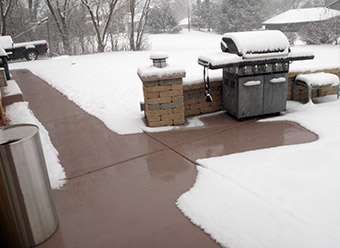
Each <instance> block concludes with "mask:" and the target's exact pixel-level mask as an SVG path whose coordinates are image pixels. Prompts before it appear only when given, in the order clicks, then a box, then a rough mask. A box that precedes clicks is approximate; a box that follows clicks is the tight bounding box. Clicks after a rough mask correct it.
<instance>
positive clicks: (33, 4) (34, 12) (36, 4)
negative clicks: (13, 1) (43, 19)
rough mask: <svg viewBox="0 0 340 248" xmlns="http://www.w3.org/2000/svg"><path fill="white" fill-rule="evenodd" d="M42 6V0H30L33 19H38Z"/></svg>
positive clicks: (29, 5) (29, 4) (29, 8)
mask: <svg viewBox="0 0 340 248" xmlns="http://www.w3.org/2000/svg"><path fill="white" fill-rule="evenodd" d="M39 6H40V0H28V11H29V14H30V18H31V21H36V20H37V14H38V8H39Z"/></svg>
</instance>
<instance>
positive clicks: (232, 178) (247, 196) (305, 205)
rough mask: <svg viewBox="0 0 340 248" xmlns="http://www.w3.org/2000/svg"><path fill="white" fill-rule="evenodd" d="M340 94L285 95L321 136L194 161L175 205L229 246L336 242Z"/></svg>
mask: <svg viewBox="0 0 340 248" xmlns="http://www.w3.org/2000/svg"><path fill="white" fill-rule="evenodd" d="M339 112H340V101H333V102H329V103H323V104H319V105H314V104H312V103H309V104H306V105H301V104H299V103H292V102H289V105H288V112H287V114H286V115H284V116H282V117H278V118H274V119H271V120H268V121H279V120H289V121H295V122H298V123H300V124H302V125H303V126H305V127H306V128H308V129H310V130H311V131H314V132H315V133H317V134H318V135H319V140H318V141H316V142H312V143H309V144H301V145H292V146H283V147H277V148H271V149H264V150H258V151H250V152H245V153H239V154H233V155H229V156H222V157H216V158H210V159H202V160H198V161H197V162H198V163H199V164H200V166H198V177H197V180H196V183H195V185H194V187H193V188H192V189H191V190H190V191H188V192H186V193H184V194H183V195H182V196H181V197H180V198H179V199H178V202H177V204H178V207H179V208H180V209H181V210H182V211H183V213H184V214H185V215H186V216H187V217H188V218H190V220H191V221H192V222H193V223H195V224H196V225H198V226H200V227H201V228H202V229H203V230H204V231H205V232H207V233H209V234H210V235H211V236H212V237H213V239H215V240H216V241H217V242H218V243H220V244H222V245H223V246H226V247H230V248H248V247H252V248H272V247H275V248H286V247H290V248H319V247H327V248H337V247H340V211H339V209H340V166H339V165H340V157H339V152H338V151H339V148H340V130H339V126H340V115H339Z"/></svg>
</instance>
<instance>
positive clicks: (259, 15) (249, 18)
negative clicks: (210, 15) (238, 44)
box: [217, 0, 267, 33]
mask: <svg viewBox="0 0 340 248" xmlns="http://www.w3.org/2000/svg"><path fill="white" fill-rule="evenodd" d="M265 3H266V1H264V0H258V1H252V0H238V1H235V0H222V1H221V3H220V7H219V9H220V10H221V11H220V14H219V17H218V19H219V21H218V28H217V31H218V32H220V33H225V32H239V31H251V30H254V29H258V28H260V27H261V23H262V21H264V20H265V18H266V14H267V13H266V8H265Z"/></svg>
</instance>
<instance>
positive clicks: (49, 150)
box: [6, 102, 66, 189]
mask: <svg viewBox="0 0 340 248" xmlns="http://www.w3.org/2000/svg"><path fill="white" fill-rule="evenodd" d="M6 117H7V118H8V119H9V120H10V124H13V125H14V124H23V123H27V124H34V125H37V126H38V127H39V132H40V138H41V143H42V147H43V151H44V155H45V160H46V166H47V171H48V175H49V178H50V183H51V187H52V189H60V188H61V187H62V186H63V185H64V184H65V183H66V181H65V179H66V175H65V171H64V168H63V167H62V166H61V164H60V161H59V159H58V151H57V150H56V149H55V148H54V146H53V144H52V142H51V140H50V137H49V135H48V132H47V130H46V129H45V128H44V126H43V125H42V124H41V123H40V122H39V121H38V120H37V118H35V116H34V114H33V112H32V111H31V110H30V109H29V108H28V103H27V102H18V103H13V104H11V105H9V106H6Z"/></svg>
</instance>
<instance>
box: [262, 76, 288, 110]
mask: <svg viewBox="0 0 340 248" xmlns="http://www.w3.org/2000/svg"><path fill="white" fill-rule="evenodd" d="M287 90H288V73H276V74H270V75H265V76H264V96H263V98H264V100H263V114H272V113H278V112H281V111H284V110H286V102H287Z"/></svg>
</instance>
